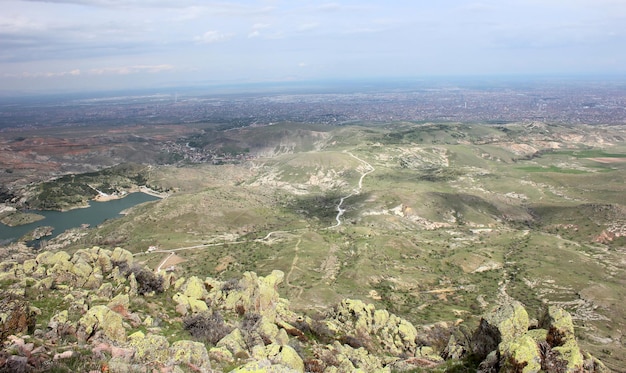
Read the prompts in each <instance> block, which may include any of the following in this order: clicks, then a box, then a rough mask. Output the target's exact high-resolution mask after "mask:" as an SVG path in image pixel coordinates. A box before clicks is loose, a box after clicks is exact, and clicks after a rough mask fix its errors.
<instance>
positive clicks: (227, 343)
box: [216, 329, 249, 358]
mask: <svg viewBox="0 0 626 373" xmlns="http://www.w3.org/2000/svg"><path fill="white" fill-rule="evenodd" d="M216 347H224V348H226V349H227V350H228V351H230V353H231V354H233V356H235V357H238V358H239V357H244V356H248V355H249V354H248V351H247V349H246V341H245V339H244V338H243V334H241V330H239V329H234V330H233V331H232V332H230V333H229V334H227V335H226V336H225V337H224V338H222V339H220V340H219V341H218V342H217V344H216Z"/></svg>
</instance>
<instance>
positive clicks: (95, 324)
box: [78, 305, 126, 342]
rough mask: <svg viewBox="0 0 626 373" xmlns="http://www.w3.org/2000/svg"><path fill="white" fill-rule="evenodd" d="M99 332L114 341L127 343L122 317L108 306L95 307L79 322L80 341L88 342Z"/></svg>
mask: <svg viewBox="0 0 626 373" xmlns="http://www.w3.org/2000/svg"><path fill="white" fill-rule="evenodd" d="M98 331H101V332H102V333H103V334H104V335H105V336H106V337H107V338H109V339H111V340H112V341H115V342H125V341H126V330H125V329H124V325H123V320H122V316H121V315H120V314H118V313H116V312H114V311H112V310H111V309H110V308H109V307H107V306H103V305H99V306H94V307H92V308H91V309H89V310H88V311H87V313H85V315H83V317H81V318H80V320H78V335H79V337H80V339H83V340H87V339H89V338H90V337H91V336H92V335H93V334H95V333H96V332H98Z"/></svg>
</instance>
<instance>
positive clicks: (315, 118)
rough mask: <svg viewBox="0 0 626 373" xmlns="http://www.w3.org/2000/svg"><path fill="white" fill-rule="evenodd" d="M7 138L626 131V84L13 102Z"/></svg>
mask: <svg viewBox="0 0 626 373" xmlns="http://www.w3.org/2000/svg"><path fill="white" fill-rule="evenodd" d="M3 101H4V103H2V104H0V130H4V131H7V130H10V129H11V128H19V129H28V128H37V127H56V126H89V125H98V124H103V125H104V124H105V125H117V124H119V125H129V124H193V123H218V124H219V123H223V124H226V125H227V126H228V127H240V126H253V125H269V124H272V123H277V122H284V121H293V122H306V123H319V124H328V125H342V124H348V123H354V122H359V121H364V122H389V121H452V122H483V123H493V124H499V123H508V122H516V121H541V122H547V123H560V124H566V123H575V124H578V123H586V124H624V123H626V81H624V80H621V81H610V80H598V81H594V80H579V81H574V80H561V81H558V80H552V81H538V80H531V81H527V82H524V81H522V80H519V79H518V80H516V81H511V82H501V81H493V82H489V81H485V82H476V81H471V82H456V83H435V82H433V81H429V82H406V83H402V84H397V85H393V84H391V83H389V84H382V85H377V84H370V85H367V84H347V85H345V86H341V85H330V86H328V87H326V88H324V87H315V88H310V87H309V88H307V87H304V86H303V87H299V86H297V85H292V86H285V87H283V89H282V90H281V88H280V87H278V88H272V89H268V90H267V91H266V92H262V91H260V90H259V89H258V87H256V88H255V89H253V90H251V92H250V93H246V90H245V87H242V88H241V90H240V93H212V92H211V90H210V89H209V88H207V89H205V90H201V89H199V88H194V89H185V88H180V89H174V88H172V89H168V90H167V91H166V90H161V91H159V92H155V91H153V92H141V93H138V92H134V93H124V92H122V93H119V92H118V93H115V94H113V93H111V95H110V96H106V95H103V94H99V95H97V96H96V95H94V96H89V95H84V96H77V95H74V96H60V95H59V96H40V97H29V98H21V99H11V100H9V99H3Z"/></svg>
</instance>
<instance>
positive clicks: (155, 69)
mask: <svg viewBox="0 0 626 373" xmlns="http://www.w3.org/2000/svg"><path fill="white" fill-rule="evenodd" d="M172 69H174V66H172V65H167V64H163V65H134V66H122V67H105V68H99V69H91V70H89V74H90V75H109V74H110V75H128V74H138V73H150V74H155V73H160V72H163V71H168V70H172Z"/></svg>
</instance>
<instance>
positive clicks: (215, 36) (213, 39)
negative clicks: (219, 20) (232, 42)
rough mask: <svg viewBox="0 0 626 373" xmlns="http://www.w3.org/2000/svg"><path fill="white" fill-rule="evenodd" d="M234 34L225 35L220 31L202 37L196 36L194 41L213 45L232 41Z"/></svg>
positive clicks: (209, 32)
mask: <svg viewBox="0 0 626 373" xmlns="http://www.w3.org/2000/svg"><path fill="white" fill-rule="evenodd" d="M232 36H233V35H232V34H224V33H221V32H219V31H214V30H212V31H207V32H205V33H204V34H202V35H200V36H196V37H195V38H194V40H195V41H196V42H197V43H199V44H213V43H219V42H222V41H226V40H228V39H230V38H231V37H232Z"/></svg>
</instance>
